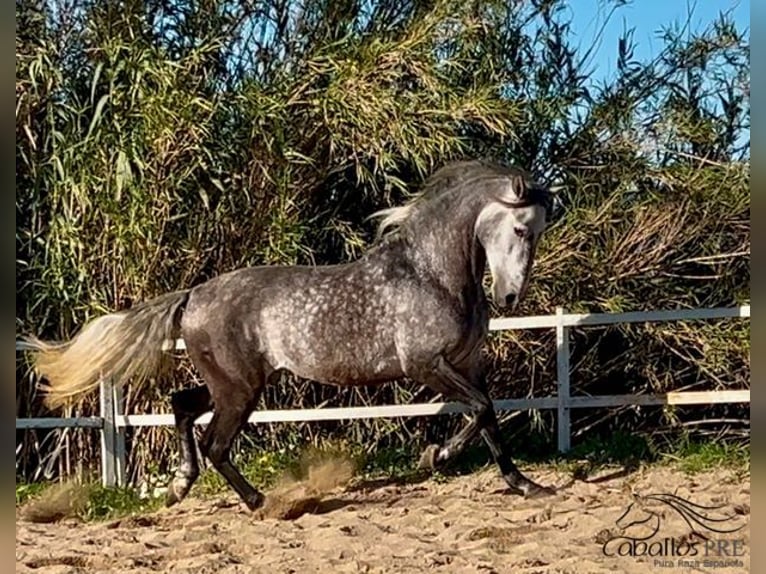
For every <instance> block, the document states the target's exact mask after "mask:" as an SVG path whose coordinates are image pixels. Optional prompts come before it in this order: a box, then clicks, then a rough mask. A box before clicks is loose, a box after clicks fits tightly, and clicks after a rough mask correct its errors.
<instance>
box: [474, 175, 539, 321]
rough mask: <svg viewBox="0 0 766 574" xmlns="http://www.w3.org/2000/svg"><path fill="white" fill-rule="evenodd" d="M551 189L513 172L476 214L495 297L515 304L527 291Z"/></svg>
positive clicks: (502, 301)
mask: <svg viewBox="0 0 766 574" xmlns="http://www.w3.org/2000/svg"><path fill="white" fill-rule="evenodd" d="M549 197H550V195H549V191H548V190H547V189H545V188H544V187H543V186H542V185H540V184H538V183H536V182H534V181H532V180H531V179H529V178H528V177H527V176H526V175H522V174H518V175H514V176H512V177H510V178H508V179H506V180H504V184H503V185H502V186H501V187H500V188H497V190H496V192H495V193H492V194H491V196H490V197H489V200H488V201H487V203H486V204H485V205H484V207H483V208H482V209H481V211H480V212H479V215H478V217H477V218H476V224H475V234H476V237H477V239H478V240H479V242H480V243H481V245H482V247H483V248H484V252H485V253H486V256H487V263H488V264H489V270H490V272H491V274H492V298H493V300H494V301H495V303H496V304H497V305H498V306H500V307H506V306H508V307H511V308H512V309H513V308H515V307H516V306H517V305H518V304H519V303H520V302H521V300H522V299H523V298H524V295H525V294H526V291H527V285H528V284H529V277H530V275H531V272H532V263H533V261H534V257H535V250H536V248H537V244H538V242H539V240H540V236H541V235H542V234H543V231H545V227H546V221H547V217H546V216H547V213H548V205H549V203H548V200H549Z"/></svg>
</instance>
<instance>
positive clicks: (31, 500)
mask: <svg viewBox="0 0 766 574" xmlns="http://www.w3.org/2000/svg"><path fill="white" fill-rule="evenodd" d="M161 504H162V499H160V498H142V497H140V496H139V494H138V491H137V490H135V489H132V488H108V487H105V486H102V485H100V484H95V483H80V482H75V481H69V482H54V483H38V484H34V485H32V484H17V485H16V505H17V506H18V507H19V509H20V511H21V515H22V517H23V518H25V519H26V520H30V521H32V522H57V521H60V520H63V519H66V518H78V519H81V520H84V521H96V520H110V519H114V518H121V517H124V516H130V515H133V514H141V513H146V512H152V511H154V510H156V509H157V508H159V507H160V506H161Z"/></svg>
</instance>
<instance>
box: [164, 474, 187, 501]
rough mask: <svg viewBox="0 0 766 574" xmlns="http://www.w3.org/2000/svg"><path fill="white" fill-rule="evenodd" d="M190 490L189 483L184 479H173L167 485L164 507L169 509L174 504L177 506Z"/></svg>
mask: <svg viewBox="0 0 766 574" xmlns="http://www.w3.org/2000/svg"><path fill="white" fill-rule="evenodd" d="M190 489H191V482H190V481H189V480H188V479H186V478H180V477H175V478H174V479H173V480H171V481H170V484H168V492H167V494H166V495H165V506H166V507H167V508H170V507H171V506H173V505H174V504H178V503H179V502H181V501H182V500H183V499H184V498H186V495H187V494H189V490H190Z"/></svg>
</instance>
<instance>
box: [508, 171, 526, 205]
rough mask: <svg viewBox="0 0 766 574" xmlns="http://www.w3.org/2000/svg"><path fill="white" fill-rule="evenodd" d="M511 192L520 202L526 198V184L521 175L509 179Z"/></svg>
mask: <svg viewBox="0 0 766 574" xmlns="http://www.w3.org/2000/svg"><path fill="white" fill-rule="evenodd" d="M511 190H512V191H513V194H514V195H515V196H516V197H517V198H518V199H519V200H520V201H524V200H525V199H526V198H527V194H528V188H527V182H526V180H525V179H524V176H523V175H514V176H513V177H512V178H511Z"/></svg>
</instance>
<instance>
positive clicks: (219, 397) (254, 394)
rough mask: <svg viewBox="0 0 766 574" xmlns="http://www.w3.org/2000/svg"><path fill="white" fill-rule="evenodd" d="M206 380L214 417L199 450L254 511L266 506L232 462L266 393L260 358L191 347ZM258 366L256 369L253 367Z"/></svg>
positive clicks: (191, 354) (194, 358) (260, 496)
mask: <svg viewBox="0 0 766 574" xmlns="http://www.w3.org/2000/svg"><path fill="white" fill-rule="evenodd" d="M187 347H188V348H189V354H190V356H192V360H193V361H194V363H195V365H196V367H197V369H198V370H199V371H200V373H201V374H202V376H203V377H204V378H205V381H206V384H207V386H208V388H209V389H210V394H211V396H212V401H213V418H212V420H211V421H210V424H208V425H207V428H206V429H205V433H204V434H203V436H202V439H201V440H200V450H201V451H202V454H203V455H204V456H205V457H207V458H208V459H209V460H210V462H211V463H212V464H213V466H214V467H215V469H216V470H217V471H218V472H219V473H221V476H223V477H224V478H225V479H226V481H227V482H228V483H229V485H230V486H231V488H233V489H234V491H235V492H236V493H237V494H238V495H239V496H240V498H241V499H242V500H243V501H244V502H245V504H247V506H248V507H249V508H250V509H251V510H255V509H256V508H258V507H259V506H260V505H261V504H262V503H263V495H262V494H261V493H260V492H258V491H257V490H256V489H255V488H253V486H252V485H251V484H250V483H249V482H248V481H247V479H245V477H244V476H242V474H241V473H240V472H239V470H237V468H236V467H235V466H234V464H233V463H232V462H231V460H230V453H231V447H232V445H233V443H234V439H235V438H236V436H237V434H238V433H239V431H240V430H241V429H242V427H244V426H245V424H246V423H247V418H248V416H249V415H250V413H251V412H252V411H253V409H254V408H255V405H256V403H257V401H258V399H259V398H260V396H261V392H262V391H263V386H264V383H265V376H264V373H263V372H262V369H260V368H259V367H260V366H261V365H260V364H259V361H258V360H257V359H255V360H253V361H251V362H249V363H245V362H244V361H240V360H239V359H238V358H236V357H233V356H226V354H225V352H221V353H220V355H222V356H215V357H214V356H213V355H212V354H211V353H210V352H202V353H198V352H197V349H196V348H192V347H191V346H189V345H188V343H187ZM254 365H255V366H254Z"/></svg>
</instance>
